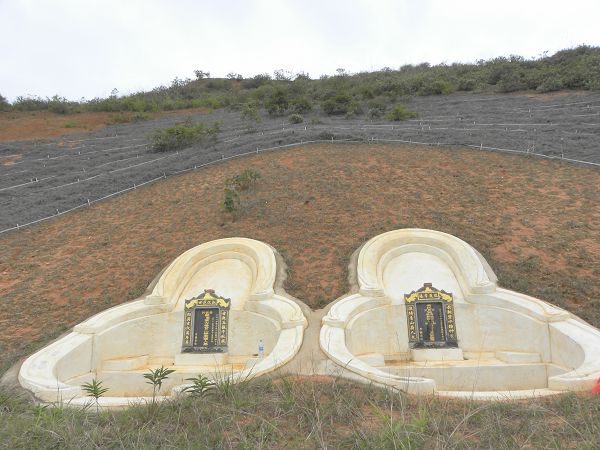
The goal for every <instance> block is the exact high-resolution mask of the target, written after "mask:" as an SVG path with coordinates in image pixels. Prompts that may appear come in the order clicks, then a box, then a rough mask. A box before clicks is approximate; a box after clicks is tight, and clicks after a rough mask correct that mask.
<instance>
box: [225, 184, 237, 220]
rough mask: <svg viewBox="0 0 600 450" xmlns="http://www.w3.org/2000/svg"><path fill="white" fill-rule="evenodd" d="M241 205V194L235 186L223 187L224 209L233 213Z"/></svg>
mask: <svg viewBox="0 0 600 450" xmlns="http://www.w3.org/2000/svg"><path fill="white" fill-rule="evenodd" d="M239 206H240V194H239V193H238V191H237V190H236V189H235V188H233V187H226V188H225V189H223V209H224V210H225V212H228V213H230V214H233V213H234V212H236V211H237V210H238V208H239Z"/></svg>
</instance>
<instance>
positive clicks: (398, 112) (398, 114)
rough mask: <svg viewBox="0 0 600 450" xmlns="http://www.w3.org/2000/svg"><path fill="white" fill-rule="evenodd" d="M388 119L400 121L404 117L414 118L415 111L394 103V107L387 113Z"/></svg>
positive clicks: (415, 115)
mask: <svg viewBox="0 0 600 450" xmlns="http://www.w3.org/2000/svg"><path fill="white" fill-rule="evenodd" d="M387 117H388V119H389V120H394V121H400V120H406V119H414V118H415V117H417V113H416V112H414V111H409V110H408V109H406V107H405V106H403V105H396V107H395V108H394V109H392V111H391V112H390V113H389V114H388V116H387Z"/></svg>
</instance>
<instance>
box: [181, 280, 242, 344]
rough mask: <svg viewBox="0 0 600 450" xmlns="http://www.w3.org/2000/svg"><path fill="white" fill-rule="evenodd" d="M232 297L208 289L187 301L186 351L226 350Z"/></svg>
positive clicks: (184, 326) (184, 332)
mask: <svg viewBox="0 0 600 450" xmlns="http://www.w3.org/2000/svg"><path fill="white" fill-rule="evenodd" d="M230 306H231V299H228V298H224V297H221V296H219V295H217V294H215V291H214V290H212V289H206V290H205V291H204V292H203V293H202V294H200V295H199V296H197V297H193V298H191V299H188V300H186V301H185V303H184V312H183V345H182V348H181V352H182V353H226V352H227V345H228V332H229V308H230Z"/></svg>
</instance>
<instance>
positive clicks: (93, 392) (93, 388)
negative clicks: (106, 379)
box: [81, 378, 108, 412]
mask: <svg viewBox="0 0 600 450" xmlns="http://www.w3.org/2000/svg"><path fill="white" fill-rule="evenodd" d="M81 390H82V391H83V392H85V393H86V394H87V396H88V397H93V398H94V402H95V403H96V412H98V411H99V409H100V405H99V403H98V400H99V399H100V397H102V396H103V395H104V394H106V393H107V392H108V388H106V387H103V386H102V381H98V380H96V379H95V378H94V379H92V381H90V382H89V383H83V384H82V385H81Z"/></svg>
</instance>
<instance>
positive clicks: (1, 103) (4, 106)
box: [0, 94, 10, 111]
mask: <svg viewBox="0 0 600 450" xmlns="http://www.w3.org/2000/svg"><path fill="white" fill-rule="evenodd" d="M8 109H10V103H8V100H6V98H4V96H3V95H2V94H0V111H6V110H8Z"/></svg>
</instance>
